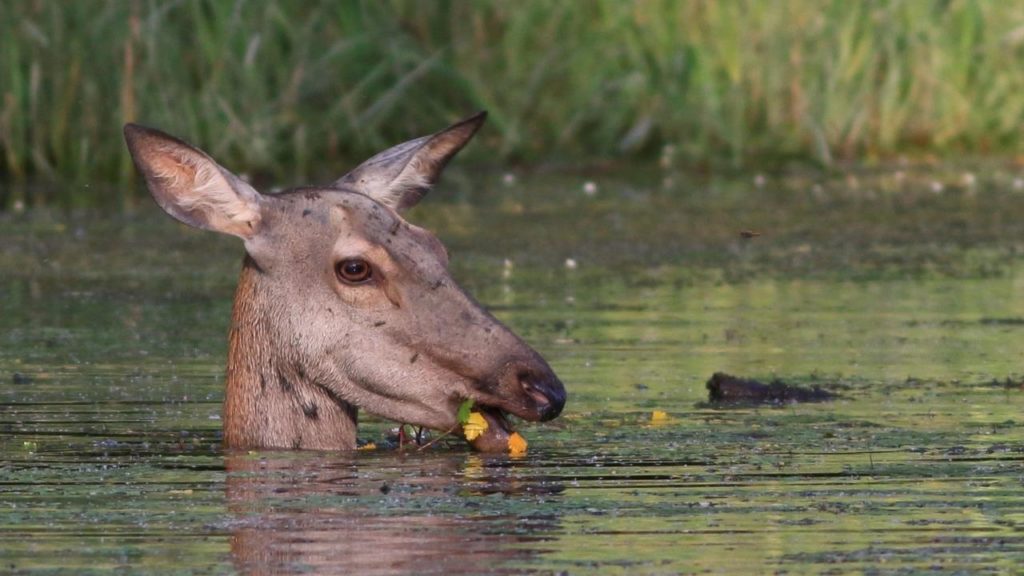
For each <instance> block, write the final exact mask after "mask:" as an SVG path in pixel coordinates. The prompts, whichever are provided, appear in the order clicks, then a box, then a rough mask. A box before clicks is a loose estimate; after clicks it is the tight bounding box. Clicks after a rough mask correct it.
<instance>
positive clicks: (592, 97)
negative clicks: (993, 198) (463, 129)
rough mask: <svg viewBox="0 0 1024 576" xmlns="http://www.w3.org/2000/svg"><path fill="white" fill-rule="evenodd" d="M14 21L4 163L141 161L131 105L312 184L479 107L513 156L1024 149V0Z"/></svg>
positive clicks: (490, 6)
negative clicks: (135, 151)
mask: <svg viewBox="0 0 1024 576" xmlns="http://www.w3.org/2000/svg"><path fill="white" fill-rule="evenodd" d="M0 39H2V40H0V180H7V181H9V182H10V181H14V182H19V181H22V182H23V181H28V180H37V179H43V180H49V181H57V182H65V183H78V184H86V183H93V184H95V183H100V182H107V183H125V182H126V181H127V180H128V179H130V178H131V173H132V172H131V170H130V165H129V163H128V159H127V156H126V153H125V151H124V146H123V143H122V141H121V137H120V126H121V124H122V123H124V122H125V121H130V120H132V121H141V122H144V123H147V124H151V125H155V126H159V127H161V128H163V129H165V130H167V131H169V132H172V133H174V134H177V135H181V136H183V137H185V138H187V139H189V140H191V141H193V142H196V143H198V144H200V145H201V146H203V147H204V148H205V149H206V150H208V151H209V152H210V153H211V154H213V155H214V156H215V157H217V158H218V159H220V160H221V161H222V162H224V163H226V164H228V165H230V166H232V167H239V168H242V167H244V168H246V169H248V170H250V171H252V172H254V173H255V175H266V176H273V177H274V178H276V179H278V180H282V181H294V182H299V181H302V180H305V179H307V178H309V177H310V174H309V172H310V171H311V170H321V169H323V168H324V167H325V166H338V167H340V166H343V165H348V164H349V163H351V161H353V160H358V159H359V158H361V157H363V156H365V155H367V154H369V153H372V152H374V151H376V150H377V149H379V148H380V147H382V146H385V145H387V144H389V143H392V142H395V141H399V140H402V139H404V138H408V137H410V136H413V135H418V134H420V133H423V132H426V131H432V130H434V129H436V128H438V127H439V126H441V125H443V124H444V123H446V122H448V121H451V120H454V119H456V118H458V117H460V116H462V115H464V114H466V113H469V112H471V111H473V110H475V109H478V108H486V109H488V110H489V111H490V112H491V123H490V127H489V128H488V130H487V131H486V132H485V133H484V134H483V137H482V141H483V144H482V145H477V146H476V147H474V148H473V149H472V150H470V154H476V156H477V158H493V157H499V158H502V159H504V160H509V161H526V162H535V161H547V160H550V159H559V160H572V159H580V158H591V157H595V156H597V157H627V158H632V157H643V156H649V155H653V154H656V153H657V152H658V151H659V150H661V149H662V148H663V147H664V146H666V145H671V146H672V149H674V150H675V151H676V153H677V154H678V155H679V156H680V157H681V158H682V160H684V161H689V162H711V163H713V164H723V163H724V164H727V165H733V166H742V165H749V164H751V163H764V162H772V161H775V160H778V159H780V158H790V157H793V158H802V159H807V160H811V161H815V162H823V163H829V162H831V161H833V160H834V159H863V158H872V157H879V156H886V155H891V154H895V153H901V152H905V151H908V150H912V151H918V150H928V151H931V152H933V153H938V154H943V153H946V154H951V153H962V152H970V153H992V152H995V153H1011V154H1014V153H1019V152H1021V150H1022V145H1021V137H1020V135H1021V126H1022V125H1024V3H1020V2H1001V1H994V0H993V1H987V0H936V1H926V0H878V1H874V2H859V1H846V0H833V1H831V2H830V1H825V0H779V1H771V2H767V1H763V0H718V1H715V0H690V1H686V0H679V1H674V0H637V1H634V2H628V1H626V0H588V1H587V2H562V1H557V0H517V1H516V2H508V1H504V0H476V1H473V2H469V1H465V2H464V1H455V0H437V1H429V2H428V1H422V0H365V1H360V0H350V1H342V2H339V1H337V0H304V1H299V0H259V1H255V0H249V1H246V0H235V1H227V0H210V1H201V0H122V1H107V0H76V1H74V2H55V1H51V0H6V1H4V2H0ZM123 188H125V189H130V187H126V186H125V187H123ZM97 189H98V188H97ZM82 193H83V192H82V189H81V188H80V187H79V188H78V189H76V191H75V194H76V195H78V194H82ZM85 194H86V196H88V194H89V193H88V192H86V193H85ZM97 194H99V193H98V192H97Z"/></svg>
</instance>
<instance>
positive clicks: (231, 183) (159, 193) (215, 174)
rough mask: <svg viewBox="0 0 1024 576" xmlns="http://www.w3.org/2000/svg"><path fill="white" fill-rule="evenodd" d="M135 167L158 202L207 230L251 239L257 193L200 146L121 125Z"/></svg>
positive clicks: (256, 218)
mask: <svg viewBox="0 0 1024 576" xmlns="http://www.w3.org/2000/svg"><path fill="white" fill-rule="evenodd" d="M124 139H125V142H127V143H128V150H129V151H130V152H131V155H132V160H133V161H134V162H135V166H136V168H138V170H139V172H141V173H142V175H143V177H145V179H146V186H147V187H148V188H149V191H150V193H151V194H152V195H153V198H155V199H156V202H157V204H159V205H160V207H161V208H163V209H164V211H166V212H167V213H168V214H170V215H171V216H174V217H175V218H177V219H178V220H180V221H182V222H184V223H185V224H188V225H190V226H195V227H196V228H203V229H205V230H213V231H214V232H223V233H225V234H233V235H235V236H238V237H241V238H243V239H249V238H252V237H253V236H254V235H255V234H256V230H257V228H258V227H259V223H260V198H261V196H260V194H259V192H257V191H256V190H253V188H252V187H251V186H249V185H248V184H246V183H245V182H244V181H242V179H241V178H239V177H237V176H235V175H234V174H232V173H231V172H229V171H227V170H226V169H224V168H222V167H221V166H220V165H219V164H217V163H216V162H214V161H213V159H212V158H210V157H209V156H207V155H206V154H205V153H204V152H202V151H201V150H198V149H196V148H193V147H192V146H189V145H188V144H186V143H184V142H182V141H181V140H178V139H177V138H174V137H173V136H169V135H167V134H164V133H163V132H161V131H159V130H154V129H152V128H146V127H144V126H139V125H138V124H125V127H124Z"/></svg>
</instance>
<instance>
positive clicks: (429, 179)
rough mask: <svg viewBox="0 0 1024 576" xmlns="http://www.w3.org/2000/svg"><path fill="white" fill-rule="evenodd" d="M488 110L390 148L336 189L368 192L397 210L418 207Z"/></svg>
mask: <svg viewBox="0 0 1024 576" xmlns="http://www.w3.org/2000/svg"><path fill="white" fill-rule="evenodd" d="M486 119H487V112H478V113H477V114H475V115H473V116H470V117H469V118H466V119H465V120H462V121H461V122H458V123H456V124H453V125H451V126H449V127H448V128H445V129H444V130H441V131H440V132H437V133H435V134H431V135H430V136H423V137H422V138H417V139H415V140H409V141H408V142H404V143H402V144H399V145H398V146H394V147H392V148H388V149H387V150H385V151H383V152H381V153H379V154H377V155H376V156H374V157H372V158H370V159H369V160H367V161H365V162H363V163H362V164H360V165H359V166H357V167H356V168H355V169H354V170H352V171H351V172H349V173H348V174H346V175H344V176H342V177H341V178H339V179H338V180H336V181H335V182H334V184H333V186H334V187H335V188H347V189H349V190H354V191H356V192H359V193H362V194H365V195H367V196H369V197H371V198H373V199H374V200H377V201H378V202H380V203H381V204H384V205H386V206H390V207H391V208H393V209H394V210H395V211H396V212H404V211H405V210H407V209H409V208H411V207H413V206H415V205H416V204H417V203H419V201H420V200H422V199H423V197H424V196H426V194H427V192H428V191H430V188H432V187H433V186H434V184H435V183H436V182H437V180H438V178H440V176H441V172H442V171H443V170H444V167H445V166H446V165H447V164H448V161H449V160H451V159H452V157H453V156H455V154H456V153H458V151H459V150H462V147H463V146H465V145H466V143H467V142H469V141H470V139H471V138H473V135H474V134H476V132H477V130H479V129H480V126H482V125H483V123H484V120H486Z"/></svg>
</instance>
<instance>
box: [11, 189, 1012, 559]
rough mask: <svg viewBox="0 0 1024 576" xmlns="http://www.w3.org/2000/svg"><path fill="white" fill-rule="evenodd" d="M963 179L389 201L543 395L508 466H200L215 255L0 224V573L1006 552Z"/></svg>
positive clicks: (993, 222) (981, 262) (998, 356)
mask: <svg viewBox="0 0 1024 576" xmlns="http://www.w3.org/2000/svg"><path fill="white" fill-rule="evenodd" d="M985 174H986V176H984V177H979V178H978V179H977V183H976V184H975V183H972V184H971V185H966V184H963V185H961V184H958V183H959V182H963V181H966V179H961V178H960V177H959V172H953V171H950V172H945V173H943V172H940V171H936V170H930V171H928V172H921V173H915V172H913V171H908V172H906V173H904V172H892V171H880V172H878V173H861V174H858V176H857V178H856V179H852V178H851V177H836V178H826V179H810V178H806V177H801V176H786V177H781V176H780V177H769V178H767V181H766V183H765V184H764V185H763V187H762V186H759V185H757V184H755V179H754V178H752V177H750V176H738V177H736V178H731V179H729V178H727V179H715V180H701V179H685V178H683V177H682V176H680V175H670V176H671V177H672V178H675V181H674V182H662V177H663V176H664V175H658V176H657V177H651V176H647V175H640V176H614V177H611V176H608V177H597V178H594V177H591V178H590V179H591V180H594V182H595V184H596V193H593V194H591V193H587V192H584V190H583V182H584V179H583V178H574V177H571V176H562V177H555V178H552V177H550V176H546V177H535V178H520V179H519V180H518V181H517V182H519V183H518V184H516V185H515V186H511V187H509V186H504V185H502V184H501V183H500V181H499V179H498V178H494V179H493V180H495V181H496V182H495V183H494V184H492V183H491V180H482V181H480V180H481V179H477V180H474V179H472V178H466V179H465V180H464V181H461V184H460V181H459V180H458V179H453V181H452V182H450V183H449V184H448V188H447V191H445V192H441V193H438V194H437V197H436V198H431V201H430V202H426V203H425V204H424V206H423V207H421V208H418V209H417V211H416V212H414V213H413V214H412V215H411V218H412V219H413V220H415V221H417V222H419V223H424V224H426V225H427V226H429V227H431V228H433V229H435V230H437V231H438V232H440V233H441V236H442V238H443V239H444V240H445V242H446V243H447V245H448V246H449V248H450V249H451V252H452V256H453V266H454V271H455V274H456V276H457V277H458V278H459V279H460V280H461V281H462V283H463V284H464V286H466V287H467V288H468V289H470V290H471V291H472V292H474V293H475V294H476V295H477V296H478V298H479V299H480V300H482V301H483V302H485V303H486V304H487V305H488V306H490V307H491V308H492V309H493V310H494V311H495V313H496V315H498V316H499V317H500V318H502V319H503V320H504V321H506V322H507V323H508V324H510V325H511V326H513V327H514V328H515V329H516V330H517V331H519V332H520V333H521V334H523V335H524V336H525V337H526V338H527V339H528V340H529V341H530V342H531V343H533V344H534V345H535V346H536V347H537V348H538V349H540V350H541V351H543V353H544V354H545V356H546V357H548V359H549V360H550V362H551V364H552V365H553V366H554V367H555V369H556V371H557V372H558V373H559V375H560V376H561V377H562V379H563V380H564V381H565V382H566V384H567V387H568V389H569V392H570V399H569V405H568V407H567V410H566V412H565V414H564V416H563V417H561V418H560V419H558V420H556V421H555V422H552V423H549V424H547V425H536V426H535V425H525V424H524V425H522V426H521V431H523V432H524V435H525V436H526V437H527V439H528V440H529V441H530V451H529V453H528V455H527V456H526V457H524V458H521V459H509V458H507V457H493V456H491V457H488V456H481V455H477V454H473V453H471V452H469V451H468V450H467V449H466V448H465V447H464V446H461V445H459V444H456V443H453V444H449V445H443V446H441V447H440V448H438V449H434V450H428V451H425V452H401V453H400V452H396V451H393V450H377V451H369V452H358V453H355V454H320V453H302V452H256V453H247V454H225V453H223V452H222V451H221V450H220V448H219V440H220V437H219V436H220V420H219V417H220V400H221V397H222V382H221V377H222V371H223V364H224V355H225V348H226V342H225V334H226V330H227V322H228V313H229V309H230V300H231V296H232V290H233V286H234V280H235V275H236V273H237V269H238V264H239V259H240V253H241V246H240V245H239V243H237V242H236V241H234V240H232V239H229V238H218V237H215V236H213V235H212V234H208V233H201V232H196V231H192V230H187V229H185V228H183V227H179V226H177V225H176V224H174V223H172V222H171V221H170V220H168V219H166V218H164V217H163V216H161V215H160V214H158V213H157V211H156V210H155V209H154V208H152V207H151V206H150V205H149V204H148V203H142V204H140V206H139V208H138V209H136V210H133V211H130V212H128V213H125V214H120V215H113V216H99V215H97V214H91V215H54V214H53V213H50V212H46V211H41V210H40V211H34V212H30V213H29V214H21V215H7V216H0V296H2V297H0V455H2V458H0V462H2V463H0V494H2V498H0V511H2V515H0V518H2V521H0V571H2V572H10V573H56V572H62V571H68V572H75V573H89V572H96V573H101V572H145V573H229V572H235V571H238V572H246V573H361V574H391V573H438V574H455V573H472V574H476V573H524V572H530V573H534V572H537V573H559V572H567V573H571V574H587V573H608V574H619V573H621V574H677V573H704V572H711V573H719V574H750V573H769V572H772V573H774V572H786V573H815V574H817V573H849V572H864V573H884V574H899V573H919V572H938V573H971V574H984V573H1010V572H1014V571H1016V570H1019V568H1018V567H1019V566H1020V565H1021V564H1022V562H1024V496H1022V494H1024V490H1022V488H1024V418H1022V416H1021V412H1022V407H1024V398H1022V394H1024V391H1022V387H1021V381H1022V377H1021V375H1022V372H1024V371H1022V369H1021V366H1022V365H1024V364H1022V361H1024V358H1022V354H1024V347H1022V344H1024V297H1022V296H1021V295H1022V294H1024V259H1022V258H1021V254H1022V253H1024V251H1022V247H1024V243H1022V241H1021V240H1022V239H1024V229H1022V228H1024V195H1018V193H1017V192H1015V191H1014V189H1013V186H1011V185H1010V184H1009V182H1010V181H1011V178H1012V174H1007V173H1005V171H1004V172H1000V171H993V172H991V173H989V172H985ZM933 181H941V182H943V183H944V186H943V191H942V193H936V192H934V191H933V190H934V188H935V187H934V186H932V185H931V183H932V182H933ZM443 190H444V189H443ZM743 230H749V231H755V232H759V233H760V234H761V235H760V236H757V237H754V238H749V239H744V238H742V237H741V236H740V234H739V232H740V231H743ZM506 259H507V260H509V261H510V262H511V263H512V265H511V266H508V265H506V264H505V260H506ZM567 259H572V260H574V261H575V262H576V264H577V265H576V266H575V267H570V266H566V260H567ZM716 371H725V372H729V373H732V374H737V375H741V376H749V377H757V378H761V379H770V378H773V377H779V378H782V379H784V380H787V381H790V382H793V383H797V384H819V385H822V386H824V387H826V388H828V389H830V390H832V391H835V392H838V393H839V394H840V395H841V399H840V400H838V401H836V402H832V403H825V404H808V405H792V406H786V407H756V408H755V407H744V408H719V407H714V406H709V405H707V404H706V403H705V401H706V390H705V389H704V382H705V381H706V380H707V379H708V378H709V377H710V375H711V374H712V373H713V372H716ZM655 411H663V412H665V413H666V414H667V418H666V419H660V418H652V415H653V413H654V412H655ZM388 427H389V424H388V423H384V422H380V421H376V420H374V419H372V418H369V419H366V421H365V422H364V423H363V426H362V428H361V436H362V437H365V438H368V439H380V438H381V437H382V436H383V435H384V434H385V432H386V430H387V428H388Z"/></svg>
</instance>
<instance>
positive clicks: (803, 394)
mask: <svg viewBox="0 0 1024 576" xmlns="http://www.w3.org/2000/svg"><path fill="white" fill-rule="evenodd" d="M834 398H836V395H835V394H833V393H831V392H829V391H827V390H822V389H821V388H819V387H818V386H814V387H812V388H804V387H801V386H793V385H790V384H786V383H785V382H783V381H782V380H772V381H771V382H769V383H768V384H765V383H763V382H758V381H757V380H748V379H745V378H737V377H735V376H730V375H728V374H723V373H721V372H715V373H714V374H713V375H712V376H711V379H710V380H708V401H709V402H711V403H712V404H790V403H793V402H826V401H828V400H832V399H834Z"/></svg>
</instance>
